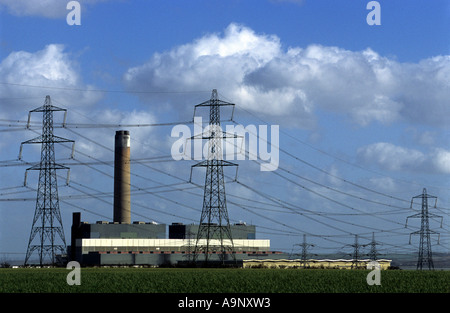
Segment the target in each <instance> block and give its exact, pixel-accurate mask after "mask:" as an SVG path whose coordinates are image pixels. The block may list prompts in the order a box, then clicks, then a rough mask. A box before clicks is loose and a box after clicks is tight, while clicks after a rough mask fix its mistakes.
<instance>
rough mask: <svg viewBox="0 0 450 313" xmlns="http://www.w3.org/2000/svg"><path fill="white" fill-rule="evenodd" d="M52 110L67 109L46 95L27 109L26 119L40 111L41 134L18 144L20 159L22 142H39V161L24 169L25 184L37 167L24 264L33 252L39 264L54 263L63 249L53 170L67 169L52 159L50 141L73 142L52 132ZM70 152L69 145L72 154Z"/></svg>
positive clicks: (53, 148) (64, 242) (64, 247)
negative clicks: (31, 171) (31, 108)
mask: <svg viewBox="0 0 450 313" xmlns="http://www.w3.org/2000/svg"><path fill="white" fill-rule="evenodd" d="M55 111H63V112H65V113H67V110H65V109H61V108H58V107H55V106H53V105H52V104H51V100H50V96H46V98H45V103H44V105H43V106H41V107H39V108H37V109H34V110H32V111H30V113H29V115H28V121H29V120H30V116H31V113H35V112H42V113H43V126H42V135H40V136H39V137H36V138H34V139H31V140H28V141H24V142H22V144H21V146H20V153H19V159H21V158H22V146H23V145H24V144H36V143H39V144H41V161H40V163H38V164H36V165H34V166H32V167H30V168H28V169H27V170H26V172H25V185H26V176H27V175H26V174H27V172H28V171H29V170H39V183H38V189H37V198H36V210H35V212H34V218H33V224H32V227H31V233H30V238H29V241H28V248H27V254H26V256H25V262H24V263H25V265H27V264H28V261H29V259H30V257H31V255H32V254H33V252H35V251H37V253H38V256H39V264H40V265H44V264H50V265H55V264H56V263H57V262H56V254H57V252H58V251H59V253H61V254H63V253H65V251H66V240H65V237H64V230H63V224H62V219H61V213H60V210H59V198H58V185H57V179H56V170H60V169H65V170H69V168H68V167H66V166H63V165H60V164H57V163H56V162H55V145H54V144H55V143H63V142H72V143H74V141H73V140H69V139H65V138H61V137H58V136H55V135H53V112H55ZM65 116H66V115H65ZM65 116H64V121H65ZM28 125H29V124H28ZM27 127H28V126H27ZM73 151H74V150H73V147H72V157H73ZM68 178H69V172H68V175H67V179H68Z"/></svg>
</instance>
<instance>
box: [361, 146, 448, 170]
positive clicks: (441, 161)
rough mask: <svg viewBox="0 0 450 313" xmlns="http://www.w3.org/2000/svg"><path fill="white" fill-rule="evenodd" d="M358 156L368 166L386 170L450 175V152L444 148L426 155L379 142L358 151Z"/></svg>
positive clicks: (436, 149)
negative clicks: (421, 171)
mask: <svg viewBox="0 0 450 313" xmlns="http://www.w3.org/2000/svg"><path fill="white" fill-rule="evenodd" d="M357 155H358V157H359V158H360V159H361V160H362V161H363V162H365V163H366V164H374V165H377V166H378V167H380V168H382V169H386V170H392V171H402V170H406V171H409V170H415V171H416V170H423V171H431V172H434V173H441V174H449V173H450V151H448V150H445V149H442V148H435V149H433V150H431V151H429V152H428V153H424V152H421V151H418V150H415V149H409V148H405V147H400V146H397V145H394V144H392V143H387V142H378V143H374V144H370V145H367V146H365V147H362V148H360V149H358V151H357Z"/></svg>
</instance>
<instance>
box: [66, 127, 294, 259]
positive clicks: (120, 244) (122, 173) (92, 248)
mask: <svg viewBox="0 0 450 313" xmlns="http://www.w3.org/2000/svg"><path fill="white" fill-rule="evenodd" d="M114 155H115V156H114V160H115V164H114V209H113V216H114V217H113V221H96V222H95V223H88V222H84V221H82V219H81V213H79V212H74V213H73V220H72V227H71V245H70V248H69V249H68V250H69V258H70V259H71V260H74V261H77V262H79V263H80V264H82V265H84V266H102V265H125V266H130V265H146V266H164V265H181V264H190V263H191V262H193V261H196V262H203V261H205V260H209V262H212V264H214V263H219V262H220V263H223V253H224V252H223V251H216V250H210V251H202V252H201V253H195V247H196V246H206V245H209V246H221V245H223V246H225V248H226V249H227V250H226V252H225V253H228V254H232V257H230V258H227V259H229V260H232V261H230V262H228V263H233V262H234V264H237V265H238V264H240V263H242V261H243V260H246V259H257V260H258V259H283V258H287V255H286V254H285V253H282V252H278V251H271V250H270V240H268V239H256V227H255V226H254V225H247V224H245V223H238V224H233V225H229V228H230V231H231V237H232V240H230V239H224V238H220V236H218V235H217V236H213V237H212V238H201V239H196V237H197V234H198V232H199V229H204V228H205V226H206V225H204V224H203V225H200V224H187V225H185V224H182V223H178V222H174V223H172V224H171V225H166V224H158V223H155V222H143V221H133V222H131V205H130V203H131V201H130V200H131V199H130V185H131V184H130V132H129V131H126V130H120V131H117V132H116V134H115V150H114ZM201 226H202V227H201ZM208 226H216V227H217V226H218V225H208ZM207 240H208V241H209V242H207Z"/></svg>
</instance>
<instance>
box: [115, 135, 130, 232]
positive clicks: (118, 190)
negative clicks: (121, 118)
mask: <svg viewBox="0 0 450 313" xmlns="http://www.w3.org/2000/svg"><path fill="white" fill-rule="evenodd" d="M114 147H115V148H114V149H115V150H114V222H117V223H122V224H130V222H131V216H130V213H131V205H130V132H129V131H126V130H119V131H117V132H116V136H115V146H114Z"/></svg>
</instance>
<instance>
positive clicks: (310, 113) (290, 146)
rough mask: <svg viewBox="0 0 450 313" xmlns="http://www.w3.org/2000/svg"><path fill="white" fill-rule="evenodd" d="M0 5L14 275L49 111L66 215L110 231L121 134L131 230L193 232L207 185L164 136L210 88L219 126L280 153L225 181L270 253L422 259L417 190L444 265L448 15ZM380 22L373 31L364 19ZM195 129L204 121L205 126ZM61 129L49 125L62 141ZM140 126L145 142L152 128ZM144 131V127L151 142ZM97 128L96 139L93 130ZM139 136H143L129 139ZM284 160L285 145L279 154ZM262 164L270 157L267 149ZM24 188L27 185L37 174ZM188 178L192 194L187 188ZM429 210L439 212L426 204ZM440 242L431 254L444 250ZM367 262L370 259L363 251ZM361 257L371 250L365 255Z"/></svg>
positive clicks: (327, 5)
mask: <svg viewBox="0 0 450 313" xmlns="http://www.w3.org/2000/svg"><path fill="white" fill-rule="evenodd" d="M68 2H69V1H62V0H47V1H34V0H32V1H26V0H0V94H1V96H0V108H1V110H0V125H1V126H0V134H1V138H2V140H1V141H0V151H1V153H0V173H1V174H0V175H1V176H0V177H1V179H0V258H3V259H14V258H19V259H20V258H22V257H24V254H25V252H26V249H27V244H28V238H29V234H30V230H31V224H32V219H33V214H34V210H35V201H36V200H35V198H36V188H37V180H38V175H37V173H29V175H28V179H27V186H26V187H24V186H23V182H24V175H25V170H26V169H27V168H28V167H30V164H31V163H35V162H39V158H40V147H39V145H25V146H24V148H23V159H22V160H21V161H19V160H18V154H19V149H20V144H21V142H24V141H26V140H29V139H32V138H34V137H36V136H38V135H39V134H40V131H41V129H40V127H41V126H40V124H39V123H40V122H41V121H42V116H41V115H39V114H38V113H33V114H31V127H30V128H29V129H26V127H25V125H26V124H25V121H27V119H28V112H29V111H30V110H33V109H35V108H37V107H40V106H42V105H43V104H44V101H45V97H46V96H47V95H50V97H51V99H52V104H53V105H55V106H58V107H61V108H64V109H67V112H68V113H67V120H66V122H67V127H65V128H62V127H61V123H62V120H63V117H64V116H63V114H62V113H60V112H55V117H54V120H55V125H56V126H58V125H59V127H55V135H57V136H61V137H64V138H69V139H73V140H75V154H74V159H70V153H71V147H70V145H67V144H58V145H57V147H56V159H57V162H59V163H61V164H65V165H67V166H68V167H70V168H71V171H70V182H69V185H66V184H65V176H66V172H64V171H58V175H59V176H58V179H59V180H58V186H59V196H60V201H61V203H60V210H61V214H62V218H63V227H64V232H65V237H66V242H70V225H71V219H72V216H71V215H72V212H79V211H80V212H81V213H82V220H84V221H87V222H90V223H94V222H95V221H98V220H112V191H113V178H112V177H113V163H112V160H113V158H114V156H113V145H114V133H115V131H116V130H120V129H123V128H127V130H129V131H130V133H131V157H132V168H131V171H132V175H131V179H132V182H131V184H132V187H131V188H132V190H133V193H132V220H144V221H156V222H158V223H165V224H171V223H173V222H183V223H198V222H199V219H200V213H201V208H202V196H203V190H202V188H201V185H202V184H203V183H204V179H205V178H204V175H205V172H204V169H203V170H202V169H199V168H194V169H192V171H191V166H192V165H194V164H196V163H197V162H198V161H199V160H175V159H174V158H173V155H172V154H171V149H172V147H173V145H174V143H175V142H176V140H177V139H179V138H177V137H176V136H172V130H173V129H174V127H176V126H177V125H186V126H187V127H189V128H190V129H192V131H194V129H193V124H192V123H191V121H192V120H193V114H194V106H195V105H197V104H200V103H202V102H204V101H207V100H209V99H210V97H211V93H212V90H213V89H217V91H218V96H219V99H221V100H223V101H226V102H229V103H233V104H235V110H234V112H233V120H231V113H232V112H231V110H230V108H229V107H228V108H225V107H224V108H223V109H222V111H221V118H222V120H223V122H222V126H223V128H224V129H225V126H226V125H230V126H233V125H237V124H239V125H243V126H244V127H246V126H249V125H254V126H256V129H257V130H258V135H259V137H262V136H263V135H264V132H263V130H264V127H263V128H260V126H266V127H267V129H269V130H270V129H271V126H277V127H278V129H279V132H278V136H276V135H277V134H276V132H275V131H273V132H272V131H271V132H270V134H271V135H273V136H272V137H270V134H268V135H269V136H268V137H267V139H268V140H269V147H270V149H272V150H273V149H275V150H274V151H278V154H279V160H278V164H277V167H276V169H274V170H272V171H261V163H265V162H267V161H265V160H264V159H263V154H261V145H259V146H258V147H259V150H258V151H257V154H258V158H257V159H256V160H250V158H249V157H247V158H244V160H237V157H236V159H235V163H237V164H238V165H239V166H238V171H237V176H236V169H235V168H226V170H225V173H226V192H227V201H228V203H227V204H228V213H229V217H230V222H232V223H235V222H240V221H244V222H246V223H249V224H254V225H256V226H257V228H256V229H257V238H259V239H270V240H271V248H272V250H276V251H284V252H289V253H291V252H293V251H294V252H295V251H296V252H298V246H295V245H296V244H298V243H301V242H302V240H303V234H306V236H307V241H308V243H310V244H313V245H314V248H313V251H312V252H313V253H341V254H342V256H345V255H348V254H349V253H351V252H352V248H351V247H350V245H352V244H353V243H354V241H355V235H358V239H359V242H360V243H361V244H367V243H369V242H370V240H371V239H372V234H374V235H375V239H376V241H377V242H378V243H379V245H378V249H379V250H380V252H381V253H386V254H389V253H416V252H417V249H418V239H419V236H414V235H413V236H412V237H411V244H409V242H410V233H412V232H415V231H418V230H419V227H420V219H417V218H411V219H408V225H407V227H405V223H406V220H407V217H408V216H411V215H414V214H416V213H418V212H420V208H421V202H420V201H421V199H420V198H415V199H414V201H413V204H412V207H411V199H412V197H415V196H417V195H420V194H422V191H423V189H424V188H426V190H427V192H428V194H430V195H433V196H436V197H437V199H438V200H437V208H433V206H434V202H433V203H430V212H432V213H434V214H436V215H438V216H442V217H443V223H442V228H441V227H440V226H441V224H440V222H441V219H440V218H437V217H436V218H432V219H431V220H430V228H432V230H434V231H435V232H437V233H440V237H438V235H437V234H433V235H432V236H431V240H432V243H433V251H438V252H449V236H448V232H449V224H450V221H449V219H448V213H449V208H450V194H449V193H450V185H449V179H448V175H449V174H450V139H449V138H450V137H449V122H450V117H449V116H450V103H449V99H450V88H449V87H450V38H449V35H448V34H449V32H448V30H449V27H450V3H449V2H448V1H445V0H435V1H433V2H431V3H430V2H429V1H424V0H423V1H422V0H410V1H404V0H402V1H400V0H389V1H378V4H379V11H377V12H375V11H374V10H375V9H374V8H373V7H369V9H368V8H367V5H368V3H369V2H370V1H367V0H356V1H348V0H333V1H325V0H314V1H312V0H258V1H252V0H246V1H239V0H230V1H199V0H195V1H144V0H133V1H131V0H85V1H81V0H80V1H78V3H80V4H81V7H80V11H79V13H80V14H79V17H80V22H81V23H80V25H69V24H70V23H68V21H67V16H68V14H69V15H70V14H71V13H73V9H71V8H69V9H67V8H66V5H67V3H68ZM371 13H377V14H378V13H379V14H378V15H379V16H378V17H379V21H380V25H369V23H368V21H367V17H368V15H370V14H371ZM196 114H199V115H201V116H202V117H203V122H204V125H203V127H205V126H206V125H205V124H207V121H208V111H207V110H206V111H205V108H203V109H199V110H198V112H197V111H196ZM58 123H59V124H58ZM144 124H146V125H144ZM149 124H152V125H153V126H149ZM102 125H103V126H102ZM137 126H141V127H137ZM275 143H277V144H275ZM270 149H269V150H270ZM32 172H33V171H32ZM191 174H192V179H191V181H190V177H191ZM430 202H431V200H430ZM438 238H439V240H438ZM362 249H365V250H367V249H368V248H367V247H364V248H362ZM365 250H364V251H365Z"/></svg>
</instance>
